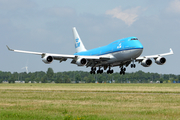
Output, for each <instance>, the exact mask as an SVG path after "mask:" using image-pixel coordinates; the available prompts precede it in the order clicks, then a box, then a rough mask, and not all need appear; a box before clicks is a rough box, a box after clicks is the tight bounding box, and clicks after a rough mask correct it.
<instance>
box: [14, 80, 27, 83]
mask: <svg viewBox="0 0 180 120" xmlns="http://www.w3.org/2000/svg"><path fill="white" fill-rule="evenodd" d="M15 83H25V81H19V80H18V81H15Z"/></svg>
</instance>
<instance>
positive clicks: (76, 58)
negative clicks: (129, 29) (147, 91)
mask: <svg viewBox="0 0 180 120" xmlns="http://www.w3.org/2000/svg"><path fill="white" fill-rule="evenodd" d="M73 34H74V39H75V49H76V53H75V54H74V55H66V54H51V53H45V52H31V51H22V50H14V49H10V48H9V47H8V46H7V48H8V49H9V50H10V51H14V52H21V53H30V54H36V55H40V56H41V57H42V61H43V62H44V63H46V64H50V63H51V62H52V61H53V60H58V61H60V62H62V61H66V60H67V59H72V61H71V63H72V64H76V65H77V66H86V67H91V71H90V74H95V73H97V74H102V73H103V69H104V70H107V74H112V73H113V69H111V68H112V67H116V66H119V68H120V74H123V75H124V74H125V71H126V67H128V66H129V65H130V67H131V68H135V67H136V65H135V62H139V63H141V65H142V66H144V67H149V66H151V64H152V60H151V59H154V60H155V63H156V64H158V65H163V64H164V63H165V62H166V58H164V56H167V55H171V54H173V51H172V49H171V48H170V52H169V53H164V54H157V55H150V56H141V57H139V56H140V55H141V54H142V52H143V45H142V44H141V43H140V41H139V40H138V38H137V37H128V38H123V39H119V40H116V41H114V42H112V43H110V44H108V45H106V46H103V47H99V48H95V49H91V50H86V48H85V46H84V44H83V43H82V41H81V38H80V37H79V34H78V32H77V30H76V28H75V27H74V28H73ZM96 68H97V70H96Z"/></svg>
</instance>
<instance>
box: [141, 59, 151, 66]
mask: <svg viewBox="0 0 180 120" xmlns="http://www.w3.org/2000/svg"><path fill="white" fill-rule="evenodd" d="M151 64H152V60H151V59H144V60H143V61H142V62H141V65H142V66H144V67H149V66H151Z"/></svg>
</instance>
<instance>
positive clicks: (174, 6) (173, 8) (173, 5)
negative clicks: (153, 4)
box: [167, 0, 180, 13]
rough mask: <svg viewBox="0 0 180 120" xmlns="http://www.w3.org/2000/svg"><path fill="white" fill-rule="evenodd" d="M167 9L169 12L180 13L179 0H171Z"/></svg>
mask: <svg viewBox="0 0 180 120" xmlns="http://www.w3.org/2000/svg"><path fill="white" fill-rule="evenodd" d="M167 10H168V11H169V12H175V13H180V0H173V1H171V2H170V4H169V7H168V8H167Z"/></svg>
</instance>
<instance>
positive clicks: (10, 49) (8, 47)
mask: <svg viewBox="0 0 180 120" xmlns="http://www.w3.org/2000/svg"><path fill="white" fill-rule="evenodd" d="M6 47H7V48H8V50H9V51H14V50H13V49H10V48H9V47H8V46H7V45H6Z"/></svg>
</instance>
